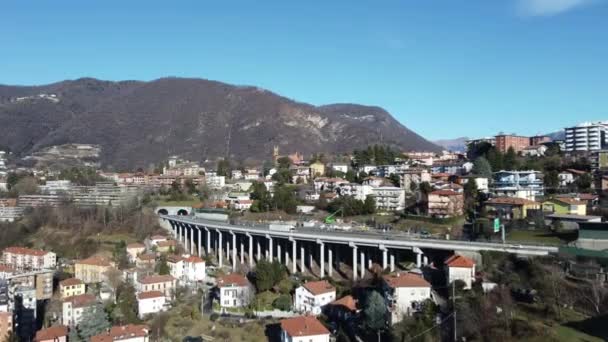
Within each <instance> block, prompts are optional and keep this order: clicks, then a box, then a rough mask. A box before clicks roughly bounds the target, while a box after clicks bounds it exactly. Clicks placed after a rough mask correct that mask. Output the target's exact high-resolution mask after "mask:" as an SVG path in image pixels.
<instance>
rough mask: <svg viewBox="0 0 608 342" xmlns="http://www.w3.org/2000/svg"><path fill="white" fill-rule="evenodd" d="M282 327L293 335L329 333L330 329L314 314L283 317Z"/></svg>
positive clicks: (288, 333)
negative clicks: (313, 315)
mask: <svg viewBox="0 0 608 342" xmlns="http://www.w3.org/2000/svg"><path fill="white" fill-rule="evenodd" d="M281 329H283V330H284V331H285V332H286V333H287V335H289V336H291V337H301V336H315V335H329V330H327V328H325V326H324V325H323V324H321V322H319V320H317V319H316V318H315V317H312V316H300V317H294V318H287V319H282V320H281Z"/></svg>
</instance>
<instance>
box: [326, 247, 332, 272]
mask: <svg viewBox="0 0 608 342" xmlns="http://www.w3.org/2000/svg"><path fill="white" fill-rule="evenodd" d="M332 259H333V248H331V247H329V248H327V267H328V270H327V274H328V275H329V276H330V277H331V276H332V273H333V267H334V263H333V260H332Z"/></svg>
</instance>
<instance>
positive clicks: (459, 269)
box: [445, 254, 475, 289]
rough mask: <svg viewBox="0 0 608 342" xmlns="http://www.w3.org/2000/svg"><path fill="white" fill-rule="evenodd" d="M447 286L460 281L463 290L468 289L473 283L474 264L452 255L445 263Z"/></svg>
mask: <svg viewBox="0 0 608 342" xmlns="http://www.w3.org/2000/svg"><path fill="white" fill-rule="evenodd" d="M445 266H446V272H447V277H448V284H451V283H452V282H453V281H456V280H461V281H463V282H464V283H465V287H464V288H465V289H470V288H471V286H472V284H473V282H474V281H475V262H474V261H473V260H471V259H469V258H467V257H464V256H462V255H458V254H454V255H452V256H451V257H450V258H448V259H447V260H446V261H445Z"/></svg>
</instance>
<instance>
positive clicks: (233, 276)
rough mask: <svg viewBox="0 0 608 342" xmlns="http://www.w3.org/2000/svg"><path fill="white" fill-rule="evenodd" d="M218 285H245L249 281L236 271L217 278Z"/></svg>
mask: <svg viewBox="0 0 608 342" xmlns="http://www.w3.org/2000/svg"><path fill="white" fill-rule="evenodd" d="M217 285H218V287H227V286H234V285H236V286H247V285H249V281H248V280H247V278H245V276H243V275H240V274H238V273H230V274H226V275H225V276H223V277H220V278H219V279H218V280H217Z"/></svg>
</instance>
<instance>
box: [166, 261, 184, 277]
mask: <svg viewBox="0 0 608 342" xmlns="http://www.w3.org/2000/svg"><path fill="white" fill-rule="evenodd" d="M167 266H169V274H170V275H171V276H172V277H173V278H175V279H183V278H184V258H183V257H182V256H181V255H168V256H167Z"/></svg>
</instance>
